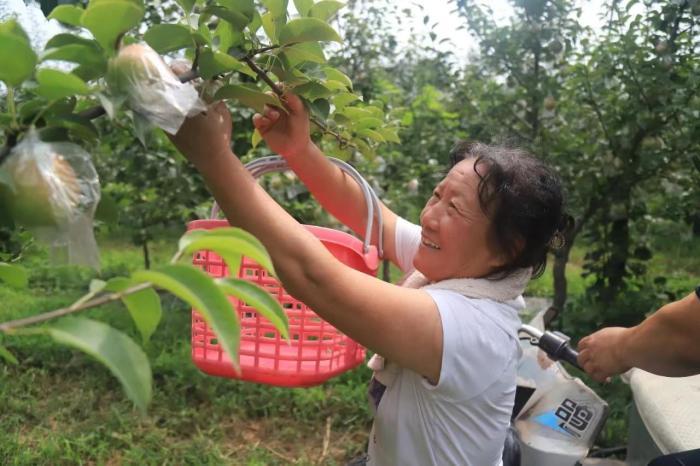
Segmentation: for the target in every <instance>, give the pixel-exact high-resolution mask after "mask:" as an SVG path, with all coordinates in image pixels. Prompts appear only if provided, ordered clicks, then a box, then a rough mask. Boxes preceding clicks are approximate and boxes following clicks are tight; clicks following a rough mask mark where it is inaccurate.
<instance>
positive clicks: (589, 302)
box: [0, 0, 700, 465]
mask: <svg viewBox="0 0 700 466" xmlns="http://www.w3.org/2000/svg"><path fill="white" fill-rule="evenodd" d="M59 4H60V5H59ZM449 4H450V6H451V8H452V11H451V13H450V14H451V15H453V16H455V17H458V18H459V19H460V21H461V24H462V25H463V27H464V28H465V29H466V30H468V31H469V32H470V33H471V35H472V36H473V38H474V41H475V43H476V44H477V46H476V48H475V49H474V50H473V51H472V52H470V53H469V55H468V56H466V55H465V54H466V53H467V52H466V50H467V47H465V46H464V45H463V44H454V47H453V48H452V50H454V51H453V52H445V51H444V50H445V47H444V46H442V44H440V41H441V40H444V39H441V38H439V36H438V34H437V33H436V31H439V29H440V27H441V25H440V24H439V23H438V22H436V19H435V18H434V17H432V16H431V12H430V9H429V8H428V7H427V6H425V7H420V6H419V7H412V8H408V5H407V4H404V3H403V2H398V1H397V2H390V1H385V0H374V1H365V0H356V1H352V0H351V1H348V2H347V3H346V4H345V5H343V4H341V3H340V2H336V1H331V0H322V1H316V2H314V1H313V0H294V1H292V2H288V1H286V0H261V1H255V2H254V1H253V0H219V1H206V2H205V1H200V0H197V1H192V0H181V1H177V2H175V1H161V2H145V3H142V2H140V1H137V0H92V1H91V2H89V3H88V2H80V1H75V2H65V1H59V2H56V1H53V2H51V1H45V2H41V8H42V9H43V11H44V13H45V14H46V15H47V16H49V17H53V18H56V19H57V20H59V21H60V22H62V24H63V25H64V26H65V31H64V32H63V33H62V35H60V36H56V37H54V38H52V39H50V40H49V41H48V43H47V44H46V46H45V47H43V44H42V47H43V48H42V49H40V50H32V48H31V47H30V40H29V39H30V37H29V36H31V34H32V32H31V31H25V32H23V31H22V30H21V28H20V26H19V25H18V23H15V22H12V20H10V19H9V18H4V19H3V21H4V22H2V23H1V24H0V61H1V62H2V68H1V69H0V80H2V81H3V83H4V86H3V89H2V94H3V99H2V103H0V130H1V136H0V144H2V148H0V160H2V161H3V162H6V161H7V160H10V157H11V154H12V150H13V148H15V147H17V145H18V144H21V142H22V140H23V138H24V137H25V136H27V135H28V134H29V131H30V129H31V128H34V129H35V130H36V131H38V133H39V135H40V137H41V138H42V139H43V140H44V141H47V142H51V141H54V142H56V141H70V142H73V143H74V144H77V145H78V146H80V147H82V148H83V149H84V150H86V151H87V152H88V153H89V154H90V157H91V160H92V162H93V164H94V166H95V169H96V172H97V173H98V174H99V179H100V185H101V200H100V202H99V205H97V212H96V214H95V218H94V231H95V234H96V238H97V245H98V246H99V251H100V267H99V269H98V270H96V269H94V268H88V267H81V266H75V265H59V264H57V263H56V262H55V257H53V256H54V255H55V254H50V248H48V247H47V245H46V243H45V242H44V241H41V238H39V237H40V236H41V235H37V234H36V229H35V225H28V224H27V222H26V219H23V218H22V215H18V213H17V211H16V209H13V208H12V203H11V202H9V201H8V202H5V201H3V203H2V204H1V205H0V262H1V263H2V264H0V280H2V282H0V300H1V301H2V302H3V306H2V308H0V322H5V323H6V322H9V321H13V320H16V319H23V318H27V317H29V319H30V322H29V324H22V325H19V326H14V327H13V326H10V327H8V326H5V327H0V328H2V330H3V331H2V332H1V333H0V338H1V339H0V355H1V356H2V357H3V358H4V359H0V406H2V415H0V458H2V459H3V461H5V462H8V463H9V464H32V465H33V464H75V463H89V464H91V463H98V464H183V463H191V464H222V463H224V464H290V463H296V464H343V463H344V462H345V461H347V460H348V459H350V458H352V457H353V456H354V455H356V454H358V453H359V452H361V451H362V450H363V449H364V446H365V442H366V438H367V433H368V430H369V424H370V417H369V413H368V412H367V409H366V398H365V383H366V381H367V379H368V377H369V374H368V371H367V369H365V368H360V369H357V370H355V371H352V372H351V373H348V374H345V375H343V376H342V377H339V378H337V379H334V380H333V381H331V382H329V383H326V384H324V385H322V386H319V387H314V388H311V389H281V388H273V387H266V386H260V385H253V384H247V383H242V382H236V381H231V380H226V379H218V378H213V377H209V376H206V375H204V374H202V373H200V372H199V371H198V370H197V369H196V368H195V367H194V365H193V364H192V363H191V362H189V357H190V348H189V325H190V313H189V309H190V307H191V305H192V304H193V300H196V299H197V297H198V296H199V297H201V296H202V295H204V294H207V293H210V294H211V293H213V294H217V293H225V288H224V287H223V285H222V284H220V283H217V282H213V281H209V282H206V281H202V277H199V276H194V275H192V274H195V272H192V270H194V269H191V268H187V265H186V264H187V257H188V254H191V252H192V250H194V249H192V248H195V249H196V246H197V241H210V242H209V243H207V244H209V245H211V244H212V243H211V241H212V239H211V238H209V239H206V238H204V239H203V238H189V239H185V240H184V241H178V240H180V238H181V236H182V235H183V233H184V229H185V224H186V223H187V222H188V221H190V220H193V219H196V218H205V217H206V216H207V215H208V211H209V208H210V207H211V198H210V196H209V194H208V192H207V191H206V188H205V187H204V185H203V183H202V181H201V179H200V178H199V176H198V175H197V174H196V173H195V171H194V170H193V169H192V167H190V166H189V165H188V164H187V163H186V162H185V161H184V160H183V159H182V157H180V156H179V155H178V154H177V153H176V151H175V150H174V149H173V147H172V146H171V145H170V143H169V142H168V140H167V138H166V137H165V135H164V134H163V132H162V131H161V130H159V129H153V128H149V127H148V125H147V124H146V122H145V119H144V118H143V117H142V115H139V112H138V110H137V109H135V108H132V106H131V101H127V102H125V103H122V105H121V107H120V108H115V109H114V111H112V109H111V108H109V109H108V110H110V111H109V112H108V113H110V114H111V115H109V116H100V115H101V113H102V111H101V109H100V107H104V106H110V102H115V101H116V102H117V103H120V102H119V100H120V99H114V97H115V96H114V94H115V92H114V86H111V85H110V83H109V80H108V79H105V77H106V75H107V73H108V70H109V69H110V68H109V66H110V65H109V63H110V60H112V59H113V58H114V57H115V56H116V55H117V54H118V50H119V48H120V47H124V46H127V45H128V44H131V43H137V42H144V41H145V42H146V43H148V44H149V45H150V46H151V47H152V48H154V49H155V50H156V51H158V52H159V53H161V54H162V55H164V56H166V58H167V59H168V60H170V59H172V58H178V57H180V58H181V57H185V58H188V59H189V60H190V62H191V63H194V64H195V66H193V67H192V72H191V73H190V77H189V79H191V78H196V79H194V80H193V81H191V82H192V83H195V84H194V85H196V86H197V88H198V89H199V90H200V92H201V93H202V94H203V95H204V97H205V98H208V99H211V98H214V97H217V98H219V97H220V98H224V99H226V101H227V102H228V103H229V105H230V107H231V110H232V113H233V118H234V128H235V131H234V141H233V145H234V151H235V152H236V153H237V154H239V155H240V156H241V157H242V158H243V159H244V160H252V159H254V158H257V157H260V156H263V155H269V152H268V150H267V148H266V147H265V146H264V143H263V144H260V145H258V144H257V142H258V141H257V140H258V138H257V137H256V136H255V135H254V133H253V128H252V125H251V121H250V120H251V116H252V114H253V113H254V111H255V108H260V106H261V105H262V104H264V103H266V102H276V100H275V98H274V97H270V96H268V95H267V94H265V92H266V91H270V90H274V86H276V83H278V82H280V81H284V82H286V83H287V85H290V86H293V87H294V89H295V91H296V92H298V93H299V94H300V95H302V96H303V97H304V98H305V99H306V102H307V105H308V106H309V109H310V111H311V114H312V116H313V118H314V120H315V121H316V122H317V123H318V124H317V125H315V128H316V130H315V134H314V138H315V139H316V140H317V141H318V142H319V143H320V144H322V145H323V147H324V149H325V151H326V153H327V154H329V155H333V156H336V157H340V158H342V159H344V160H348V161H350V162H351V163H353V164H354V165H355V166H357V167H358V168H359V169H360V171H361V172H362V173H363V174H365V175H366V177H367V178H368V180H369V181H370V182H371V184H372V185H373V187H374V188H375V190H376V191H377V192H378V193H379V195H380V196H381V198H382V199H383V200H384V201H385V202H387V203H388V204H389V205H390V206H391V207H392V208H393V209H394V210H395V211H397V212H398V213H400V214H402V215H404V216H406V217H407V218H409V219H412V220H414V221H415V220H417V216H418V212H419V211H420V209H421V207H422V205H423V202H424V201H425V199H426V198H427V196H428V194H429V190H430V189H432V187H433V186H434V184H435V182H436V181H437V180H438V179H439V178H440V177H441V176H442V175H443V174H444V171H445V169H446V163H447V153H448V151H449V148H450V147H451V145H452V144H453V143H454V142H455V141H456V140H458V139H475V140H480V141H484V142H497V143H498V142H507V143H512V144H517V145H520V146H524V147H526V148H528V149H530V150H531V151H533V152H534V153H535V154H537V155H538V156H540V157H542V158H543V159H545V160H547V162H548V163H550V164H552V165H553V166H554V167H556V169H557V171H558V172H559V174H560V175H561V176H562V178H563V179H564V181H565V184H566V189H567V193H568V198H569V209H570V210H571V212H572V214H573V215H574V217H575V219H576V222H575V226H574V228H573V229H572V231H571V232H570V235H569V238H568V239H569V241H568V243H567V246H566V247H565V248H563V249H561V250H559V251H558V252H557V253H556V255H555V256H553V257H552V258H551V261H550V268H549V272H547V273H546V274H545V276H543V277H542V278H540V279H539V280H537V281H534V282H533V283H531V285H530V286H529V288H528V295H530V296H537V297H545V298H549V299H551V300H553V305H554V307H556V308H557V309H558V310H559V314H558V317H557V318H556V320H555V321H554V323H553V325H554V326H555V327H556V328H559V329H561V330H563V331H564V332H566V333H567V334H569V335H572V336H573V337H574V339H578V338H579V337H581V336H583V335H585V334H587V333H589V332H590V331H592V330H593V329H595V328H598V327H600V326H603V325H632V324H635V323H637V322H638V321H640V320H641V319H643V318H644V316H645V314H646V313H648V312H651V311H653V310H655V309H656V308H657V307H658V306H659V305H660V304H662V303H664V302H666V301H669V300H673V299H675V298H678V297H680V296H681V295H684V294H686V293H687V292H688V290H689V289H691V288H692V287H693V286H695V285H696V284H697V281H698V278H699V277H700V183H698V181H700V155H699V154H700V151H699V150H698V149H700V127H699V126H700V118H699V117H700V95H698V91H699V90H700V73H699V71H700V70H699V59H698V45H699V42H700V41H699V40H698V36H697V33H698V22H699V21H700V0H669V1H654V0H647V1H634V0H630V1H612V2H609V3H607V4H605V6H604V7H603V11H602V12H601V18H602V19H601V22H600V27H598V28H597V29H595V30H590V29H588V28H586V27H584V26H582V25H581V21H580V13H581V9H582V8H586V6H587V4H586V2H583V1H581V2H574V1H565V0H513V1H511V4H512V8H513V15H512V16H510V17H509V18H508V19H506V20H503V19H497V18H496V16H495V15H494V13H493V12H492V11H491V10H490V9H489V8H488V7H487V6H484V4H482V3H480V2H472V1H468V0H466V1H465V0H452V1H451V2H450V3H449ZM56 7H58V8H56ZM416 15H417V18H416ZM416 19H417V20H418V21H417V23H418V24H422V26H415V24H416V21H415V20H416ZM27 34H29V36H27ZM404 37H409V39H408V41H406V40H405V39H403V38H404ZM56 60H59V65H56ZM61 63H62V64H61ZM56 66H58V69H59V70H60V71H51V70H53V69H54V68H56ZM47 70H49V71H47ZM188 85H189V84H188ZM278 90H279V89H278ZM217 92H218V95H217ZM121 100H124V99H121ZM2 165H5V163H3V164H2ZM2 165H0V174H2V173H4V175H2V176H0V191H2V190H5V192H9V190H10V188H9V186H12V183H13V182H16V180H12V179H11V175H12V173H10V174H9V175H8V174H7V171H4V172H3V171H2ZM5 166H7V165H5ZM291 178H292V177H288V176H285V175H271V176H267V177H265V178H264V179H263V181H262V183H263V184H264V186H265V187H266V188H267V189H268V190H269V191H270V192H271V193H272V194H273V195H274V196H275V197H276V198H277V199H278V200H280V201H282V202H283V203H284V205H285V206H286V207H287V209H288V210H289V211H290V212H292V213H293V215H294V216H295V217H296V218H298V219H299V220H300V221H302V222H305V223H312V224H326V225H331V226H334V227H337V224H336V223H335V222H334V220H333V219H330V218H328V217H326V216H325V215H324V214H323V213H322V212H321V210H320V208H319V207H318V205H317V204H316V203H315V202H313V200H312V199H311V198H310V196H309V194H308V192H306V191H305V190H304V189H303V187H300V186H299V185H298V184H296V183H295V182H294V180H293V179H291ZM237 234H239V233H236V232H231V235H233V236H231V237H225V238H223V239H222V238H219V239H216V241H218V242H217V243H216V244H217V245H218V246H217V247H219V248H220V250H221V251H223V252H224V253H227V254H228V257H230V258H231V260H233V261H235V260H236V256H237V255H239V254H240V253H241V252H246V251H247V252H251V251H252V252H253V253H257V254H260V255H261V256H260V257H261V260H264V251H262V250H261V249H260V248H259V247H258V245H256V244H255V241H254V239H252V238H245V240H246V241H247V243H246V244H247V245H249V246H248V247H249V248H253V249H245V251H242V250H240V249H237V248H236V247H233V246H231V243H228V242H227V241H229V240H231V238H234V239H235V238H237V237H236V236H235V235H237ZM178 244H179V246H178ZM193 244H194V246H193ZM199 244H203V243H199ZM237 244H238V243H237ZM188 248H189V249H188ZM50 256H51V257H50ZM169 261H170V262H171V263H170V264H169V265H166V264H168V262H169ZM183 274H184V275H183ZM188 274H189V275H188ZM185 275H186V276H185ZM195 275H196V274H195ZM164 277H170V278H173V277H175V278H178V277H179V279H178V280H176V282H177V283H176V285H172V282H170V281H168V282H167V283H166V280H164ZM383 277H384V278H385V279H388V280H395V279H396V278H397V274H396V272H395V271H394V270H392V269H389V268H387V269H386V270H384V271H383ZM144 283H145V284H146V285H143V284H144ZM148 283H153V284H155V285H158V287H157V289H158V290H159V291H158V292H156V291H155V289H154V288H153V287H148ZM168 283H169V284H170V285H167V284H168ZM166 285H167V286H166ZM212 287H213V288H212ZM133 288H137V290H136V292H134V293H132V294H128V292H130V291H133ZM183 289H186V290H190V291H191V293H190V294H187V293H184V292H183ZM226 289H228V288H226ZM212 290H213V291H212ZM125 293H126V294H125ZM129 296H132V298H129ZM192 296H194V298H193V297H192ZM222 296H223V295H222ZM105 297H106V299H105ZM100 299H103V300H105V301H108V302H107V303H106V304H105V305H103V306H100V307H99V308H95V306H93V304H99V302H98V300H100ZM129 299H132V301H131V303H130V302H129ZM133 299H136V300H137V303H136V307H139V305H140V307H139V308H145V309H147V311H146V312H143V313H138V312H133V311H134V302H133ZM120 300H123V301H124V303H125V304H126V307H127V309H129V311H130V312H124V307H123V306H122V304H120V303H118V302H117V301H120ZM76 302H77V303H78V305H77V306H76V305H75V303H76ZM144 303H146V304H144ZM197 303H198V302H197ZM200 304H201V303H200ZM206 307H207V309H209V313H210V315H209V318H210V319H212V320H211V321H212V322H219V324H220V325H221V326H222V327H221V328H228V327H226V325H227V324H228V325H231V326H235V322H233V323H232V322H230V321H229V320H226V311H227V310H226V307H225V305H223V306H222V305H220V302H219V305H217V304H216V303H213V304H212V303H210V305H208V306H206ZM264 307H265V306H263V308H264ZM55 309H65V310H67V311H66V312H65V313H66V314H75V315H74V316H71V317H69V318H68V319H53V318H51V317H52V315H48V316H47V317H46V318H45V320H44V318H40V319H41V320H37V318H36V316H41V315H44V316H46V314H45V313H46V312H47V311H51V310H55ZM264 310H265V311H266V312H268V313H269V315H271V316H273V317H274V315H275V313H276V312H278V311H279V310H278V309H275V308H274V306H272V305H269V306H268V307H267V308H265V309H264ZM144 315H145V317H144ZM222 319H223V320H222ZM66 322H68V323H66ZM30 324H31V325H30ZM0 325H2V324H0ZM95 325H97V326H98V327H94V326H95ZM279 325H280V328H284V322H283V321H280V322H279ZM85 326H87V327H85ZM95 328H99V330H100V331H101V332H104V335H105V338H108V341H109V342H111V343H112V346H111V347H112V349H113V350H114V351H127V352H128V354H132V355H134V357H135V358H138V361H139V365H138V367H140V368H141V369H140V371H139V370H131V371H130V370H129V368H125V367H123V366H120V365H119V364H118V363H115V361H114V360H113V359H110V354H109V351H106V352H105V350H104V349H98V348H94V347H90V345H89V342H87V341H85V340H84V339H82V340H81V338H80V335H81V333H82V331H84V330H86V329H93V330H94V329H95ZM234 328H235V327H234ZM66 335H71V336H72V338H71V339H67V338H66ZM222 338H224V339H228V340H229V341H230V344H231V351H232V352H235V342H236V335H234V334H233V333H231V332H229V334H228V335H226V336H224V337H222ZM120 345H121V346H120ZM107 346H110V345H107ZM76 348H78V349H81V350H82V352H81V351H76ZM86 354H87V355H86ZM95 358H97V360H98V361H99V362H102V364H100V363H98V362H96V361H95ZM132 369H133V368H132ZM115 376H116V377H115ZM582 377H584V378H585V375H582ZM586 380H587V379H586ZM590 383H591V385H592V386H593V387H594V388H596V390H597V391H598V393H599V394H601V395H602V396H603V397H604V398H605V399H606V400H607V401H608V402H609V403H610V404H611V408H612V413H611V416H610V419H609V420H608V422H607V424H606V427H605V429H604V431H603V432H602V433H601V437H600V439H599V442H598V443H599V445H600V446H603V447H605V446H614V445H619V444H622V443H624V440H625V436H626V430H625V427H626V426H625V413H626V404H627V403H628V401H629V394H628V389H627V387H626V386H625V385H623V384H621V383H620V382H614V383H612V384H609V385H605V386H603V385H598V384H595V383H593V382H590ZM144 387H147V389H145V388H144ZM135 407H136V409H135Z"/></svg>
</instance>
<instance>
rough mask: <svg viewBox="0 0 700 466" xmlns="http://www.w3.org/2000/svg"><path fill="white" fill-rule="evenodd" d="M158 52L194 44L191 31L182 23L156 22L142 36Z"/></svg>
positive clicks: (166, 51) (170, 50) (171, 50)
mask: <svg viewBox="0 0 700 466" xmlns="http://www.w3.org/2000/svg"><path fill="white" fill-rule="evenodd" d="M143 38H144V40H145V41H146V43H148V45H150V46H151V47H152V48H153V50H155V51H156V52H158V53H168V52H173V51H175V50H180V49H184V48H185V47H192V46H194V40H193V39H192V31H191V30H190V28H188V27H187V26H183V25H182V24H156V25H155V26H153V27H151V28H150V29H149V30H148V31H146V34H144V36H143Z"/></svg>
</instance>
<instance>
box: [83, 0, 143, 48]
mask: <svg viewBox="0 0 700 466" xmlns="http://www.w3.org/2000/svg"><path fill="white" fill-rule="evenodd" d="M143 14H144V8H143V4H142V3H141V2H132V1H129V0H101V1H98V2H96V1H94V0H93V1H91V2H90V4H89V5H88V7H87V9H86V10H85V12H84V13H83V16H82V18H81V23H82V25H83V26H84V27H86V28H87V29H88V30H89V31H90V32H91V33H92V35H93V36H94V37H95V39H97V42H99V43H100V45H101V46H102V48H103V49H105V50H107V51H110V52H113V51H115V50H116V48H117V38H118V37H119V36H121V35H122V34H124V33H125V32H127V31H129V30H131V29H133V28H135V27H136V26H138V25H139V24H141V19H142V18H143Z"/></svg>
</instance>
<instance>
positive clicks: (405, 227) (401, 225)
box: [394, 217, 421, 273]
mask: <svg viewBox="0 0 700 466" xmlns="http://www.w3.org/2000/svg"><path fill="white" fill-rule="evenodd" d="M420 232H421V228H420V225H416V224H415V223H411V222H409V221H408V220H406V219H404V218H401V217H398V218H397V219H396V232H395V238H394V247H395V249H396V260H397V262H398V264H397V265H398V266H399V268H400V269H401V271H402V272H404V273H406V272H409V271H411V270H413V258H414V257H415V255H416V253H417V252H418V247H419V246H420Z"/></svg>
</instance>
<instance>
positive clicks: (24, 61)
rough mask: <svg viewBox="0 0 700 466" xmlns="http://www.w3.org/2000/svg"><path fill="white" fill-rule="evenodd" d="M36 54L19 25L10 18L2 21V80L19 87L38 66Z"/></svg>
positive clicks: (0, 67)
mask: <svg viewBox="0 0 700 466" xmlns="http://www.w3.org/2000/svg"><path fill="white" fill-rule="evenodd" d="M36 61H37V58H36V54H35V53H34V51H33V50H32V47H31V45H29V39H28V38H27V35H26V34H25V33H24V31H23V30H22V29H21V28H20V27H19V25H18V24H17V23H16V22H15V21H14V20H10V21H7V22H5V23H0V63H2V66H0V81H4V82H5V84H7V85H8V86H10V87H17V86H19V85H20V84H22V82H23V81H24V80H26V79H27V78H29V77H30V76H31V75H32V73H33V72H34V67H35V66H36Z"/></svg>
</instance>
